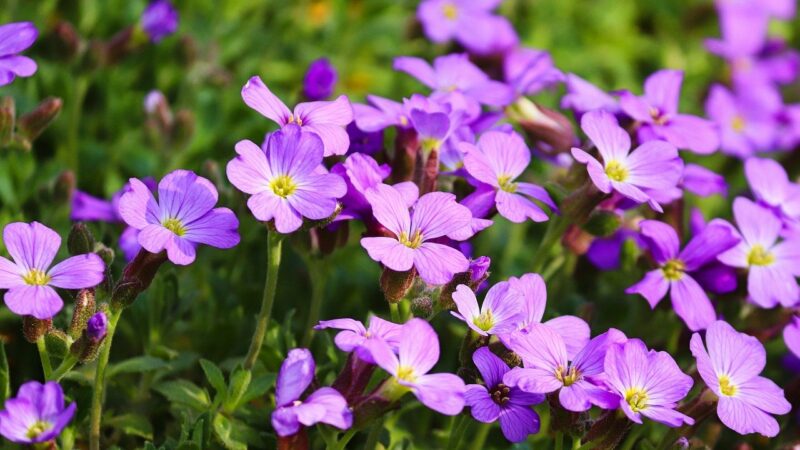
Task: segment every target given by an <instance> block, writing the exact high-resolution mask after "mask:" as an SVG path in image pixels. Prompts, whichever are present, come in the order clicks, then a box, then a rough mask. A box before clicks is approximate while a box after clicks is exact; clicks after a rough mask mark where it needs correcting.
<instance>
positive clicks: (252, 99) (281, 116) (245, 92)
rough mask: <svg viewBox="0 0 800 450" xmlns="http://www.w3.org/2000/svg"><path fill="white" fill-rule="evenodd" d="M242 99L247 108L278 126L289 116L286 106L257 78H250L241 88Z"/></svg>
mask: <svg viewBox="0 0 800 450" xmlns="http://www.w3.org/2000/svg"><path fill="white" fill-rule="evenodd" d="M242 99H243V100H244V103H245V104H246V105H247V106H249V107H251V108H253V109H255V110H256V111H258V112H259V113H260V114H261V115H262V116H264V117H266V118H268V119H270V120H272V121H273V122H276V123H278V124H279V125H283V124H285V123H286V122H288V120H289V116H290V115H291V111H289V108H288V107H286V104H285V103H283V102H282V101H281V100H280V99H279V98H278V97H277V96H275V94H273V93H272V92H271V91H270V90H269V88H267V86H266V85H265V84H264V82H263V81H261V77H258V76H255V77H251V78H250V79H249V80H247V83H245V85H244V86H243V87H242Z"/></svg>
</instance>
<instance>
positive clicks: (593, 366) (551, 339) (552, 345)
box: [503, 324, 626, 412]
mask: <svg viewBox="0 0 800 450" xmlns="http://www.w3.org/2000/svg"><path fill="white" fill-rule="evenodd" d="M625 340H626V337H625V335H624V334H623V333H622V332H621V331H619V330H615V329H613V328H612V329H610V330H608V331H607V332H605V333H603V334H601V335H599V336H597V337H595V338H594V339H592V340H590V341H589V342H588V343H587V344H586V346H585V347H584V348H582V349H581V351H580V352H578V354H577V355H576V356H574V357H572V358H570V357H569V356H568V355H567V348H566V346H565V345H564V340H563V339H562V338H561V336H560V335H559V334H558V333H556V331H555V330H553V329H552V328H551V327H548V326H547V325H544V324H533V325H531V326H530V327H529V328H528V332H527V333H524V334H523V333H517V334H514V335H512V336H511V337H510V338H509V349H510V350H512V351H513V352H514V353H516V354H518V355H519V356H520V358H522V363H523V367H515V368H514V369H511V371H510V372H508V373H507V374H505V376H504V377H503V383H504V384H505V385H507V386H514V387H517V388H519V389H521V390H523V391H525V392H530V393H533V394H549V393H551V392H555V391H559V392H558V399H559V402H560V403H561V406H563V407H564V408H566V409H567V410H569V411H575V412H581V411H587V410H589V409H590V408H591V407H592V405H597V406H599V407H601V408H604V409H613V408H616V407H617V405H618V404H619V398H618V397H617V396H616V395H615V394H613V393H611V392H610V391H609V390H608V389H607V388H606V386H605V384H604V383H603V378H604V376H603V362H604V360H605V356H606V350H607V349H608V347H609V346H610V345H613V344H618V343H621V342H625Z"/></svg>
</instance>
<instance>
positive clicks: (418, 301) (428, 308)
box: [411, 297, 433, 319]
mask: <svg viewBox="0 0 800 450" xmlns="http://www.w3.org/2000/svg"><path fill="white" fill-rule="evenodd" d="M411 312H412V313H413V314H414V317H421V318H423V319H426V318H428V317H430V315H431V314H433V301H432V300H431V298H430V297H417V298H415V299H414V300H412V301H411Z"/></svg>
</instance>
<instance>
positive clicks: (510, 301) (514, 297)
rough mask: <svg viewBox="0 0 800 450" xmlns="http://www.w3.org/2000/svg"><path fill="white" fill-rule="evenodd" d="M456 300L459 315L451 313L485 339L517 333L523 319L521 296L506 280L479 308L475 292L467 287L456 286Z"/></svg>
mask: <svg viewBox="0 0 800 450" xmlns="http://www.w3.org/2000/svg"><path fill="white" fill-rule="evenodd" d="M453 301H454V302H455V304H456V309H457V310H458V312H456V311H451V314H452V315H453V316H455V317H457V318H458V319H459V320H463V321H464V322H466V324H467V326H468V327H469V328H470V329H472V330H473V331H475V332H476V333H478V334H480V335H482V336H489V335H491V334H507V333H511V332H514V331H517V330H518V329H519V328H520V323H521V322H522V320H523V319H524V312H525V311H523V310H522V307H523V303H522V298H521V295H520V293H519V292H518V291H517V290H515V289H512V288H511V285H510V284H509V283H508V282H507V281H503V282H500V283H497V284H495V285H494V286H492V287H491V288H490V289H489V292H487V293H486V297H485V298H484V300H483V305H482V306H481V307H480V308H478V299H477V298H476V297H475V293H474V292H473V291H472V289H470V288H469V287H468V286H466V285H464V284H460V285H458V287H456V290H455V292H453Z"/></svg>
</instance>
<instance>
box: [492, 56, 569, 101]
mask: <svg viewBox="0 0 800 450" xmlns="http://www.w3.org/2000/svg"><path fill="white" fill-rule="evenodd" d="M503 72H504V75H505V80H506V83H508V85H509V86H511V88H512V89H514V92H516V94H517V95H520V96H522V95H533V94H536V93H537V92H539V91H542V90H544V89H547V88H551V87H553V86H556V85H558V84H559V83H562V82H564V80H565V76H564V74H563V73H562V72H561V71H560V70H558V69H557V68H556V66H555V64H554V63H553V58H552V57H551V56H550V53H548V52H546V51H544V50H536V49H532V48H524V47H520V48H517V49H515V50H513V51H511V52H509V53H508V54H506V56H505V59H504V60H503Z"/></svg>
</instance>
